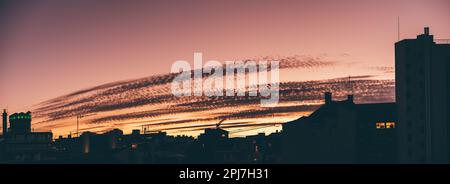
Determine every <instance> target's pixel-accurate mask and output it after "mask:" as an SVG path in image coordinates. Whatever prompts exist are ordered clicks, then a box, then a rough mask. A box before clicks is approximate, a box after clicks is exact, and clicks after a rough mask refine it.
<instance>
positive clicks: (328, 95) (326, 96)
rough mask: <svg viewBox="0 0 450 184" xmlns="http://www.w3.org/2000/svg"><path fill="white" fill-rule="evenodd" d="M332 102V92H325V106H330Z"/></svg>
mask: <svg viewBox="0 0 450 184" xmlns="http://www.w3.org/2000/svg"><path fill="white" fill-rule="evenodd" d="M331 101H332V99H331V92H325V104H330V103H331Z"/></svg>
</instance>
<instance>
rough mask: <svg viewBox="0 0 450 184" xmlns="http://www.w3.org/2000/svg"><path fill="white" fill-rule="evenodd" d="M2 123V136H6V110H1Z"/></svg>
mask: <svg viewBox="0 0 450 184" xmlns="http://www.w3.org/2000/svg"><path fill="white" fill-rule="evenodd" d="M2 119H3V121H2V123H3V127H2V129H3V134H2V135H3V136H6V134H7V133H8V113H7V112H6V109H3V113H2Z"/></svg>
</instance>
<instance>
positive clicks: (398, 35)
mask: <svg viewBox="0 0 450 184" xmlns="http://www.w3.org/2000/svg"><path fill="white" fill-rule="evenodd" d="M397 41H400V16H397Z"/></svg>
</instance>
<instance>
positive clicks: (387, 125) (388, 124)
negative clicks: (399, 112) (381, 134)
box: [386, 122, 395, 128]
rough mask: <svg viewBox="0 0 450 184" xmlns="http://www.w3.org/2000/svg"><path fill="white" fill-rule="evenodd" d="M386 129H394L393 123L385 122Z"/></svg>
mask: <svg viewBox="0 0 450 184" xmlns="http://www.w3.org/2000/svg"><path fill="white" fill-rule="evenodd" d="M386 128H395V122H387V123H386Z"/></svg>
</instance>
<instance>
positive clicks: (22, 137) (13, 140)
mask: <svg viewBox="0 0 450 184" xmlns="http://www.w3.org/2000/svg"><path fill="white" fill-rule="evenodd" d="M4 112H6V111H4ZM4 117H5V113H4ZM3 121H4V122H3V124H4V125H5V124H6V127H7V124H8V123H7V122H6V118H3ZM9 124H10V126H9V127H10V128H9V129H8V131H7V133H6V135H5V136H3V142H2V147H3V149H2V150H1V151H2V152H3V153H2V155H3V158H2V159H3V160H4V161H6V162H13V163H14V162H35V161H40V160H45V159H46V158H45V155H48V154H49V152H51V144H52V138H53V134H52V133H51V132H32V131H31V112H26V113H23V112H21V113H14V114H12V115H11V116H9ZM43 156H44V157H43Z"/></svg>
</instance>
